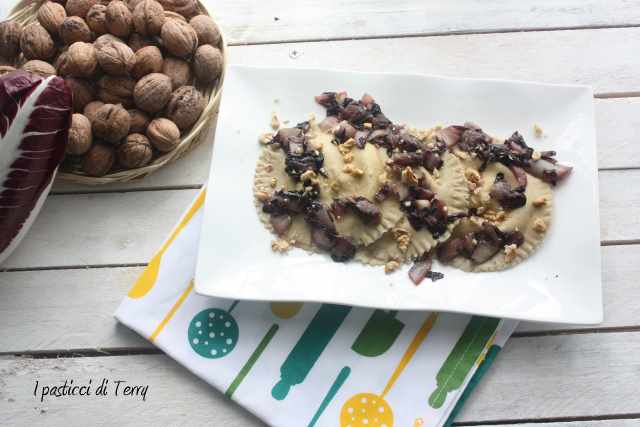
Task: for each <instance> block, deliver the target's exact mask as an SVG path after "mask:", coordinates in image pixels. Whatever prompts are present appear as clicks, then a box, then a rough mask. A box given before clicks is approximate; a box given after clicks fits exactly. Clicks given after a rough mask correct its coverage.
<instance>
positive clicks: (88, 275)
mask: <svg viewBox="0 0 640 427" xmlns="http://www.w3.org/2000/svg"><path fill="white" fill-rule="evenodd" d="M639 258H640V245H623V246H607V247H603V248H602V261H603V262H602V265H603V288H604V295H603V297H604V313H605V318H604V323H602V324H601V325H599V326H598V327H599V328H629V327H640V287H639V286H637V281H636V280H634V279H633V278H634V277H639V276H640V265H638V263H636V262H635V260H637V259H639ZM141 271H142V268H141V267H129V268H91V269H78V270H48V271H46V270H45V271H24V272H11V273H3V274H0V296H1V297H0V353H20V352H26V351H38V352H40V351H47V352H59V351H66V350H70V349H97V350H109V349H113V348H129V349H132V350H135V349H143V348H151V347H152V346H151V345H150V344H149V343H148V342H147V341H146V340H144V339H142V338H141V337H139V336H138V335H136V334H135V333H133V332H131V331H130V330H129V329H128V328H126V327H124V326H122V325H120V324H118V323H117V322H116V320H115V319H114V318H113V316H112V314H113V312H114V311H115V309H116V307H117V306H118V304H119V303H120V301H121V300H122V298H123V297H124V295H125V294H126V291H127V290H128V289H129V287H130V286H131V284H132V283H134V282H135V280H136V279H137V277H138V275H139V274H140V272H141ZM576 286H579V284H576ZM61 313H64V315H62V314H61ZM584 328H585V326H578V325H575V326H572V325H559V324H549V323H529V322H523V323H521V325H520V327H519V329H518V332H526V333H534V332H535V333H546V332H549V331H555V330H563V331H567V330H571V331H579V330H581V329H584ZM588 328H591V327H588ZM69 331H73V333H70V332H69Z"/></svg>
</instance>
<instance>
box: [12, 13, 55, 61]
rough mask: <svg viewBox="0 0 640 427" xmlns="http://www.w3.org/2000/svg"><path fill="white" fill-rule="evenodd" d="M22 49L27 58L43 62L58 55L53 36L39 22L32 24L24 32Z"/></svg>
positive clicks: (21, 39) (21, 42) (21, 41)
mask: <svg viewBox="0 0 640 427" xmlns="http://www.w3.org/2000/svg"><path fill="white" fill-rule="evenodd" d="M20 49H22V54H23V55H24V57H25V58H27V59H41V60H43V61H47V60H49V59H51V58H53V56H54V55H55V53H56V48H55V46H54V44H53V39H52V38H51V35H49V32H48V31H47V30H45V29H44V27H43V26H42V25H40V23H38V22H32V23H31V24H29V25H27V26H26V27H24V29H23V30H22V35H21V36H20Z"/></svg>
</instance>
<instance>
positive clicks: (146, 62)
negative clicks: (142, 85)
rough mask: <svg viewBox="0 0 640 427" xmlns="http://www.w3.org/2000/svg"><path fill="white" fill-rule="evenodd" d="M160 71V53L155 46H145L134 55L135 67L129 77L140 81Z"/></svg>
mask: <svg viewBox="0 0 640 427" xmlns="http://www.w3.org/2000/svg"><path fill="white" fill-rule="evenodd" d="M161 71H162V52H160V49H158V48H157V47H155V46H147V47H143V48H142V49H140V50H138V51H137V52H136V53H135V65H134V66H133V69H132V70H131V75H132V76H133V77H134V78H136V79H140V78H142V77H143V76H146V75H147V74H151V73H159V72H161Z"/></svg>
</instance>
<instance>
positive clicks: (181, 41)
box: [160, 19, 198, 58]
mask: <svg viewBox="0 0 640 427" xmlns="http://www.w3.org/2000/svg"><path fill="white" fill-rule="evenodd" d="M160 36H161V37H162V43H163V46H164V48H165V49H166V50H167V51H168V52H169V53H171V54H172V55H175V56H177V57H180V58H190V57H191V55H193V52H194V51H195V49H196V47H197V46H198V35H197V34H196V30H194V29H193V28H192V27H191V25H189V24H186V23H184V22H181V21H178V20H177V19H167V20H166V21H165V22H164V25H163V26H162V30H161V31H160Z"/></svg>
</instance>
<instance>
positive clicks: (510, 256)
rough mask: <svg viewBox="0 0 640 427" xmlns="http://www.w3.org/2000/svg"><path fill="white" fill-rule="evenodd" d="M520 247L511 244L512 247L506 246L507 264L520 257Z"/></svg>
mask: <svg viewBox="0 0 640 427" xmlns="http://www.w3.org/2000/svg"><path fill="white" fill-rule="evenodd" d="M517 252H518V247H517V246H516V244H515V243H513V244H511V245H506V246H505V247H504V259H505V261H507V262H511V261H513V260H514V259H515V258H516V255H518V253H517Z"/></svg>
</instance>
